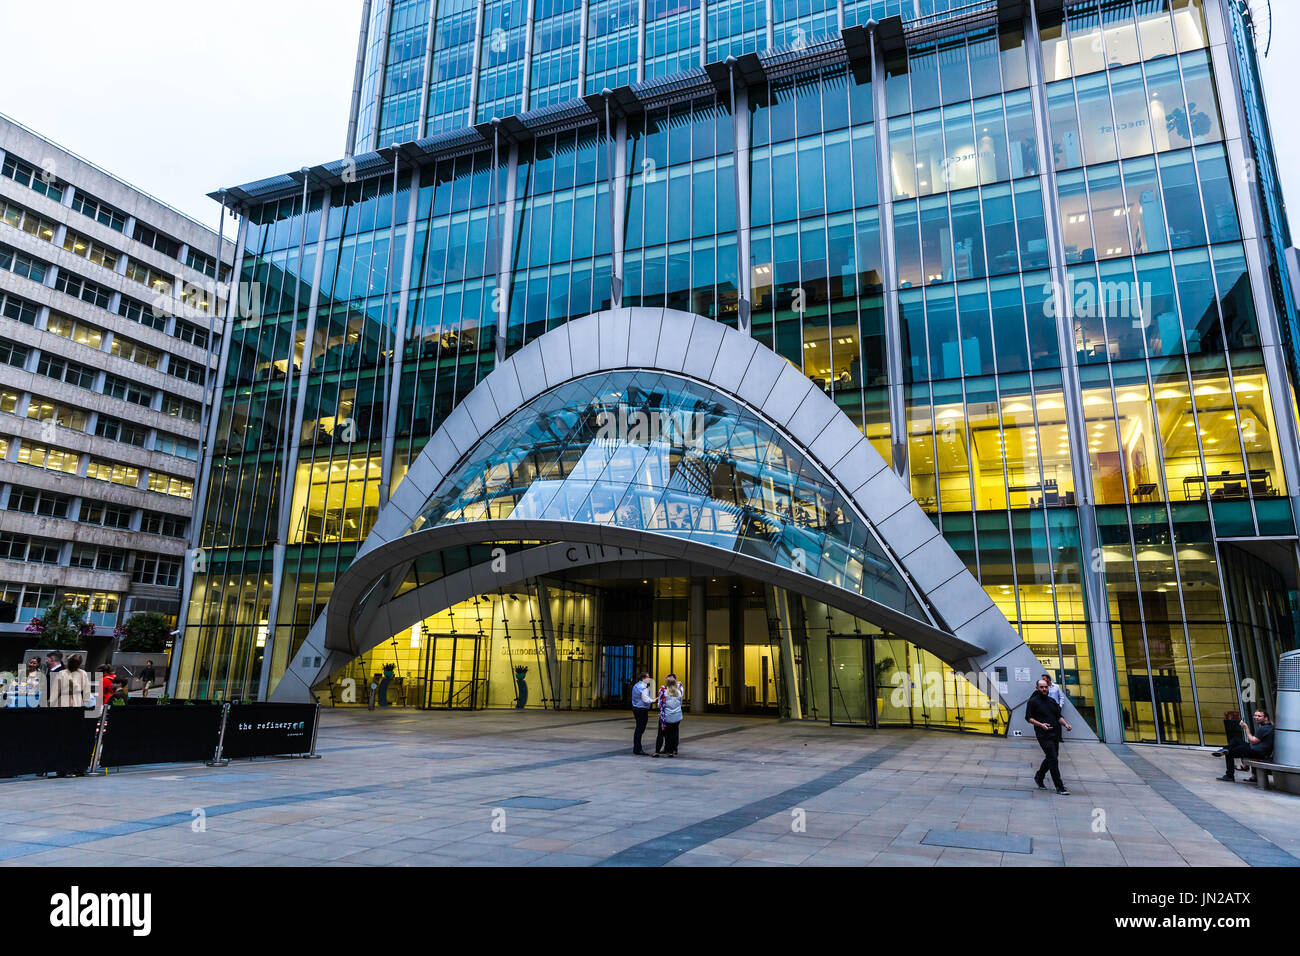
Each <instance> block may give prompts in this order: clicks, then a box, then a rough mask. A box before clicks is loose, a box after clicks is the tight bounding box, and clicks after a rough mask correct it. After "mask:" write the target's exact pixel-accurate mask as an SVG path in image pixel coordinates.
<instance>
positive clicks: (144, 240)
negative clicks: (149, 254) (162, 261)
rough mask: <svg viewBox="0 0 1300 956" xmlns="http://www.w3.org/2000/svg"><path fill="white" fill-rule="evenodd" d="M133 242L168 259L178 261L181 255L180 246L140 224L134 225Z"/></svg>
mask: <svg viewBox="0 0 1300 956" xmlns="http://www.w3.org/2000/svg"><path fill="white" fill-rule="evenodd" d="M134 238H135V241H136V242H139V243H141V244H143V245H146V246H148V247H149V248H150V249H153V250H155V251H157V252H161V253H162V254H163V255H165V256H166V257H167V258H169V259H179V258H180V255H181V244H180V243H179V242H177V241H176V240H175V239H173V238H171V237H170V236H166V235H163V234H162V233H161V232H159V231H158V230H156V229H152V228H150V227H149V226H146V225H145V224H144V223H142V222H137V223H136V224H135V236H134Z"/></svg>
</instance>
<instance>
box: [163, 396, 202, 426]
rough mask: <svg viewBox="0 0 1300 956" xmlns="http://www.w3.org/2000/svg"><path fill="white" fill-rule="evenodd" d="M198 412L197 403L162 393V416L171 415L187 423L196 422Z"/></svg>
mask: <svg viewBox="0 0 1300 956" xmlns="http://www.w3.org/2000/svg"><path fill="white" fill-rule="evenodd" d="M200 411H201V409H200V408H199V403H198V402H191V401H190V400H188V399H185V398H181V397H180V396H178V395H173V394H171V393H170V392H163V400H162V412H163V414H164V415H171V416H173V417H175V418H179V419H182V420H183V421H187V422H197V421H198V420H199V414H200Z"/></svg>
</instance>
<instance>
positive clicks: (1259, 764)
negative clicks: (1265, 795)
mask: <svg viewBox="0 0 1300 956" xmlns="http://www.w3.org/2000/svg"><path fill="white" fill-rule="evenodd" d="M1242 763H1243V764H1244V765H1245V766H1247V767H1249V768H1250V769H1251V770H1252V771H1254V773H1255V782H1256V783H1258V784H1259V789H1261V790H1267V789H1268V775H1269V774H1272V775H1273V787H1274V788H1275V789H1277V790H1281V791H1282V792H1283V793H1294V794H1300V767H1288V766H1287V765H1286V764H1280V763H1269V762H1268V761H1266V760H1252V759H1250V758H1249V757H1247V758H1246V759H1245V760H1243V761H1242Z"/></svg>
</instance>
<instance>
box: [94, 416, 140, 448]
mask: <svg viewBox="0 0 1300 956" xmlns="http://www.w3.org/2000/svg"><path fill="white" fill-rule="evenodd" d="M95 434H96V435H98V436H99V437H100V438H107V439H109V440H110V441H120V442H126V443H127V444H128V445H136V446H138V447H140V448H143V447H144V446H145V439H146V438H147V437H148V435H149V429H147V428H145V427H144V426H143V425H136V424H133V423H131V422H124V421H122V420H121V419H120V418H114V417H113V416H112V415H105V414H104V413H102V412H101V413H100V415H99V417H98V418H97V419H95Z"/></svg>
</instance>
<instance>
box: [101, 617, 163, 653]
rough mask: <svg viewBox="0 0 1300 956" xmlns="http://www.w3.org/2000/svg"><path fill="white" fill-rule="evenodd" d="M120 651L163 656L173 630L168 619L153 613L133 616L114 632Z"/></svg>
mask: <svg viewBox="0 0 1300 956" xmlns="http://www.w3.org/2000/svg"><path fill="white" fill-rule="evenodd" d="M113 634H114V635H115V636H116V637H117V639H118V645H117V646H118V649H119V650H123V651H127V652H132V653H137V654H161V653H162V652H163V651H164V650H165V649H166V647H167V638H168V637H169V636H170V635H171V629H170V628H169V627H168V626H167V619H166V618H165V617H163V616H162V615H161V614H155V613H153V612H152V611H143V612H141V613H139V614H132V615H131V616H130V617H129V618H127V619H126V621H124V622H123V623H121V624H119V625H118V626H117V627H116V628H115V629H114V631H113Z"/></svg>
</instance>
